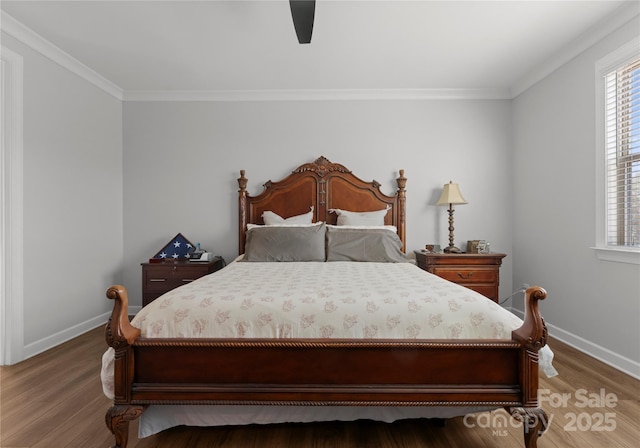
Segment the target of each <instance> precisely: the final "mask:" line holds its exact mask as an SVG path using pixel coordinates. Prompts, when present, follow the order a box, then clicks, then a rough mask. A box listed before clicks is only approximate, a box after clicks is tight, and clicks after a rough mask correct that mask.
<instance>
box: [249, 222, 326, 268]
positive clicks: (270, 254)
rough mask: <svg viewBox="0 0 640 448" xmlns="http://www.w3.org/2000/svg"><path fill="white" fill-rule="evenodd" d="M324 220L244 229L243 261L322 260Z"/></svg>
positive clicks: (323, 257) (323, 252)
mask: <svg viewBox="0 0 640 448" xmlns="http://www.w3.org/2000/svg"><path fill="white" fill-rule="evenodd" d="M325 233H326V227H325V225H324V223H321V224H316V225H311V226H295V227H291V226H258V227H252V228H251V229H249V230H247V242H246V244H245V254H244V258H243V260H245V261H325V249H324V248H325Z"/></svg>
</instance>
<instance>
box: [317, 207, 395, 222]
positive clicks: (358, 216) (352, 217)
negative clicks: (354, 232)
mask: <svg viewBox="0 0 640 448" xmlns="http://www.w3.org/2000/svg"><path fill="white" fill-rule="evenodd" d="M390 208H391V207H387V208H385V209H384V210H376V211H373V212H350V211H347V210H340V209H339V208H332V209H330V210H329V211H330V212H333V213H335V214H337V215H338V222H337V224H338V225H339V226H384V217H385V216H386V214H387V212H388V211H389V209H390Z"/></svg>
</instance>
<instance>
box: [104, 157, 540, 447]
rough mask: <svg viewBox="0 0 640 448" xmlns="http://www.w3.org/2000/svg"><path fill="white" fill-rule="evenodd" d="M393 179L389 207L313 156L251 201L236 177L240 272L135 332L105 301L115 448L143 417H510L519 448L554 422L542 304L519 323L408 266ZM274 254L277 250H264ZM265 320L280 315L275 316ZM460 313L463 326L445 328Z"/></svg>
mask: <svg viewBox="0 0 640 448" xmlns="http://www.w3.org/2000/svg"><path fill="white" fill-rule="evenodd" d="M399 173H400V175H399V177H398V178H397V186H398V188H397V191H396V192H395V194H394V195H392V196H388V195H386V194H384V193H382V192H381V189H380V186H381V185H380V184H379V183H378V182H376V181H372V182H365V181H363V180H361V179H360V178H359V177H357V176H356V175H354V174H353V173H352V172H351V171H350V170H349V169H347V168H346V167H345V166H343V165H341V164H337V163H332V162H330V161H329V160H327V159H326V158H324V157H320V158H318V159H316V160H315V161H313V162H311V163H306V164H303V165H300V166H299V167H298V168H296V169H295V170H293V171H292V173H291V174H290V175H288V176H287V177H285V178H284V179H282V180H280V181H277V182H272V181H268V182H267V183H265V184H264V190H263V191H262V192H261V193H260V194H258V195H255V196H252V195H250V194H249V193H248V192H247V182H248V180H247V178H246V177H245V171H244V170H243V171H241V172H240V178H239V179H238V185H239V192H238V206H239V224H238V235H239V238H238V241H239V254H241V255H242V256H241V257H240V258H241V259H239V260H238V261H234V262H233V263H230V265H229V266H228V267H226V268H224V269H222V270H221V271H218V272H216V273H214V274H210V275H208V276H205V277H203V278H202V279H199V280H197V281H195V282H193V283H191V284H189V285H185V286H183V287H180V288H178V289H176V290H174V291H171V292H169V293H167V294H166V295H165V296H162V297H161V298H159V299H156V301H154V302H153V303H152V304H150V305H148V306H147V307H145V308H143V310H142V311H141V312H140V313H139V314H138V315H137V316H136V318H135V319H134V321H133V323H132V322H130V321H129V317H128V296H127V291H126V288H124V287H123V286H120V285H116V286H113V287H111V288H109V289H108V291H107V297H108V298H109V299H112V300H114V307H113V312H112V315H111V317H110V319H109V322H108V323H107V326H106V330H105V335H106V340H107V344H108V345H109V347H110V348H109V349H108V351H107V353H105V356H106V357H109V356H110V362H107V363H106V365H108V366H110V367H108V368H107V369H106V371H107V375H106V376H107V377H108V378H110V381H111V390H112V392H111V393H112V395H113V406H111V407H110V408H109V410H108V411H107V413H106V423H107V427H108V428H109V429H110V430H111V431H112V433H113V434H114V437H115V445H114V446H115V447H118V448H125V447H126V446H127V441H128V431H129V422H130V421H132V420H134V419H137V418H138V417H140V415H141V414H143V412H145V411H146V410H147V409H149V411H148V412H149V413H151V412H152V409H182V408H184V407H188V409H192V410H195V409H197V410H198V412H199V411H204V412H205V413H208V415H210V416H211V415H216V414H220V415H224V418H223V420H222V422H223V423H214V424H224V422H230V423H235V422H237V420H233V419H232V420H226V419H227V417H228V416H229V415H232V414H234V413H233V409H262V410H265V409H278V412H277V413H276V414H277V415H279V417H277V418H275V419H274V418H272V417H267V418H266V420H263V419H257V420H251V421H252V422H258V423H266V422H273V421H280V420H278V418H281V419H282V418H284V419H285V420H286V419H287V418H288V417H286V415H288V414H287V413H286V411H285V410H286V409H294V410H295V411H294V413H295V414H299V413H300V412H301V410H303V409H307V410H310V411H311V412H312V414H313V412H314V411H315V417H313V416H312V417H309V420H315V419H332V418H333V419H335V416H336V415H339V412H338V411H337V410H340V409H344V410H346V411H348V412H349V413H350V415H354V413H355V415H356V416H357V415H358V410H361V411H362V412H361V413H360V415H361V416H362V418H376V417H375V415H379V416H380V415H382V417H380V418H381V419H383V420H384V419H385V418H391V419H394V418H399V417H398V416H400V417H401V416H403V415H405V416H416V415H418V416H437V417H447V416H452V415H464V414H466V413H468V412H475V411H480V410H485V409H495V408H504V409H506V410H507V411H508V412H509V413H510V414H511V416H512V417H514V418H516V419H518V420H519V421H521V422H522V426H523V428H524V444H525V446H526V447H528V448H533V447H536V446H537V439H538V437H539V436H540V435H541V434H542V433H543V432H544V430H545V429H546V426H547V421H548V420H547V415H546V414H545V412H544V411H543V410H542V409H541V408H540V407H539V403H538V397H537V393H538V374H539V373H538V368H539V352H540V351H541V349H543V347H544V346H545V344H546V337H547V331H546V327H545V324H544V321H543V319H542V317H541V315H540V313H539V310H538V302H539V301H540V300H543V299H544V298H545V297H546V292H545V291H544V289H542V288H540V287H532V288H529V289H528V290H527V291H526V293H525V317H524V321H520V320H519V319H517V318H515V317H514V316H512V315H511V314H510V313H509V312H508V311H506V310H503V309H502V308H501V307H499V306H498V305H497V304H495V303H494V302H492V301H490V300H489V299H486V298H484V297H483V296H480V295H479V294H477V293H475V292H473V291H470V290H468V289H466V288H464V287H462V286H459V285H455V284H453V283H450V282H447V281H445V280H443V279H440V278H438V277H436V276H433V275H432V274H429V273H426V272H424V271H421V270H420V269H419V268H418V267H416V266H415V265H414V264H411V263H408V262H406V261H407V260H406V259H401V258H403V257H401V255H402V254H403V253H404V252H405V251H406V236H405V235H406V234H405V232H406V213H405V203H406V190H405V187H406V182H407V179H406V178H405V177H404V171H403V170H400V172H399ZM267 218H268V219H267ZM267 220H268V221H269V222H267V223H265V221H267ZM265 224H270V225H265ZM363 238H364V239H363ZM282 241H285V242H286V243H287V250H286V251H285V252H281V251H279V249H277V250H276V249H274V246H273V244H280V243H281V242H282ZM296 241H297V242H296ZM353 241H357V243H355V245H354V244H353ZM274 242H275V243H274ZM278 247H280V246H278ZM381 247H382V249H380V248H381ZM292 248H295V250H294V249H292ZM318 253H319V254H320V255H318ZM354 253H355V254H356V255H354ZM292 254H293V255H292ZM398 254H400V255H398ZM359 257H364V259H363V258H359ZM354 260H357V261H354ZM283 261H286V262H284V263H283ZM361 261H368V262H369V263H363V262H361ZM403 261H404V262H403ZM283 269H284V270H285V271H284V272H283ZM365 271H366V272H365ZM372 278H373V279H374V280H372ZM252 281H253V283H252ZM370 284H371V287H372V288H373V289H371V290H370V291H369V290H368V289H367V288H369V285H370ZM216 290H217V292H215V291H216ZM365 291H366V292H365ZM216 294H217V295H216ZM413 294H418V296H413ZM376 296H379V297H377V298H376ZM416 297H418V298H419V300H418V298H416ZM376 300H378V301H376ZM232 302H237V303H236V305H233V306H234V308H230V307H231V306H232V305H231V303H232ZM187 303H192V305H189V306H191V307H192V308H187ZM274 304H275V305H274ZM223 305H224V306H223ZM274 306H275V308H278V309H279V310H285V311H286V312H287V313H288V314H287V316H286V317H282V318H281V317H278V316H274V315H273V313H272V311H271V310H272V309H273V307H274ZM307 306H311V307H313V306H317V307H320V308H318V309H316V311H309V309H308V308H305V307H307ZM437 306H440V307H441V308H440V309H436V308H435V307H437ZM269 307H272V308H269ZM349 307H352V308H349ZM353 307H355V308H358V307H359V308H361V309H363V310H364V311H361V314H358V312H357V311H354V309H355V308H353ZM466 307H471V308H470V311H468V312H467V311H465V313H466V314H465V316H471V317H470V318H467V317H465V323H464V324H461V323H459V322H456V323H455V324H446V325H440V324H441V323H442V321H443V319H444V320H445V322H448V321H447V320H446V319H448V318H449V317H448V315H449V314H451V315H452V316H453V318H454V319H455V318H457V317H455V316H456V312H457V311H458V310H466V309H467V308H466ZM474 307H475V308H474ZM207 308H210V310H209V311H207ZM399 308H403V309H404V310H405V311H404V312H405V314H402V315H401V314H400V311H397V309H399ZM196 309H197V311H196ZM294 309H297V311H296V312H298V314H296V315H295V316H294V317H290V314H291V313H290V312H291V311H292V310H294ZM248 310H249V311H248ZM338 310H339V311H338ZM407 310H408V311H407ZM336 311H338V312H336ZM162 313H165V314H164V315H163V314H162ZM197 313H200V314H197ZM202 313H204V314H202ZM207 313H209V314H207ZM243 313H249V314H252V315H253V317H252V318H251V319H255V320H250V318H249V317H244V316H245V314H243ZM421 313H423V314H421ZM424 313H426V314H424ZM375 315H379V318H380V319H381V321H380V322H378V321H373V320H372V319H374V318H375V317H374V316H375ZM457 315H460V313H458V314H457ZM163 316H164V317H163ZM278 319H285V321H284V322H280V321H279V320H278ZM286 319H289V320H286ZM494 319H495V321H494ZM498 319H501V320H500V321H498ZM466 321H469V322H466ZM480 323H482V325H485V324H487V325H486V329H485V330H480V329H479V328H480V327H481V326H482V325H480ZM465 325H466V326H465ZM481 332H485V333H482V334H481ZM107 354H109V356H107ZM111 366H112V367H111ZM103 370H104V369H103ZM103 382H105V377H104V376H103ZM217 411H219V412H217ZM327 411H328V412H327ZM396 411H397V412H398V414H393V415H392V416H391V417H389V413H394V412H396ZM194 412H195V411H194ZM372 413H373V414H372ZM372 415H373V417H372ZM385 415H386V417H385ZM197 418H198V419H200V416H198V417H197ZM256 418H257V417H256ZM302 421H308V420H302ZM202 424H206V421H205V422H204V423H202Z"/></svg>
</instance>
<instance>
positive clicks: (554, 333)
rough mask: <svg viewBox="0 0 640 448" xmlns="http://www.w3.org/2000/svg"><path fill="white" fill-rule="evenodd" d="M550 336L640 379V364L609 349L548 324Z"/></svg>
mask: <svg viewBox="0 0 640 448" xmlns="http://www.w3.org/2000/svg"><path fill="white" fill-rule="evenodd" d="M511 312H512V313H513V314H515V315H517V316H518V317H520V318H521V319H524V313H523V312H522V311H520V310H518V309H515V308H511ZM546 325H547V330H548V331H549V335H550V336H551V337H552V338H554V339H557V340H558V341H560V342H564V343H565V344H567V345H569V346H571V347H573V348H575V349H576V350H580V351H581V352H583V353H585V354H587V355H589V356H591V357H592V358H595V359H597V360H598V361H602V362H603V363H605V364H607V365H609V366H611V367H613V368H614V369H616V370H620V371H621V372H623V373H626V374H627V375H629V376H632V377H633V378H636V379H640V362H637V361H634V360H632V359H629V358H627V357H625V356H622V355H620V354H618V353H616V352H614V351H612V350H609V349H608V348H604V347H602V346H600V345H598V344H594V343H593V342H591V341H588V340H586V339H584V338H583V337H580V336H577V335H575V334H573V333H571V332H569V331H565V330H563V329H562V328H559V327H556V326H555V325H551V324H549V323H548V322H547V323H546Z"/></svg>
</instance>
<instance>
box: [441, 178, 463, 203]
mask: <svg viewBox="0 0 640 448" xmlns="http://www.w3.org/2000/svg"><path fill="white" fill-rule="evenodd" d="M466 203H467V201H465V199H464V198H463V197H462V193H460V188H459V187H458V184H454V183H453V182H449V183H448V184H444V187H443V188H442V194H441V195H440V199H438V202H437V204H436V205H449V204H466Z"/></svg>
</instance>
